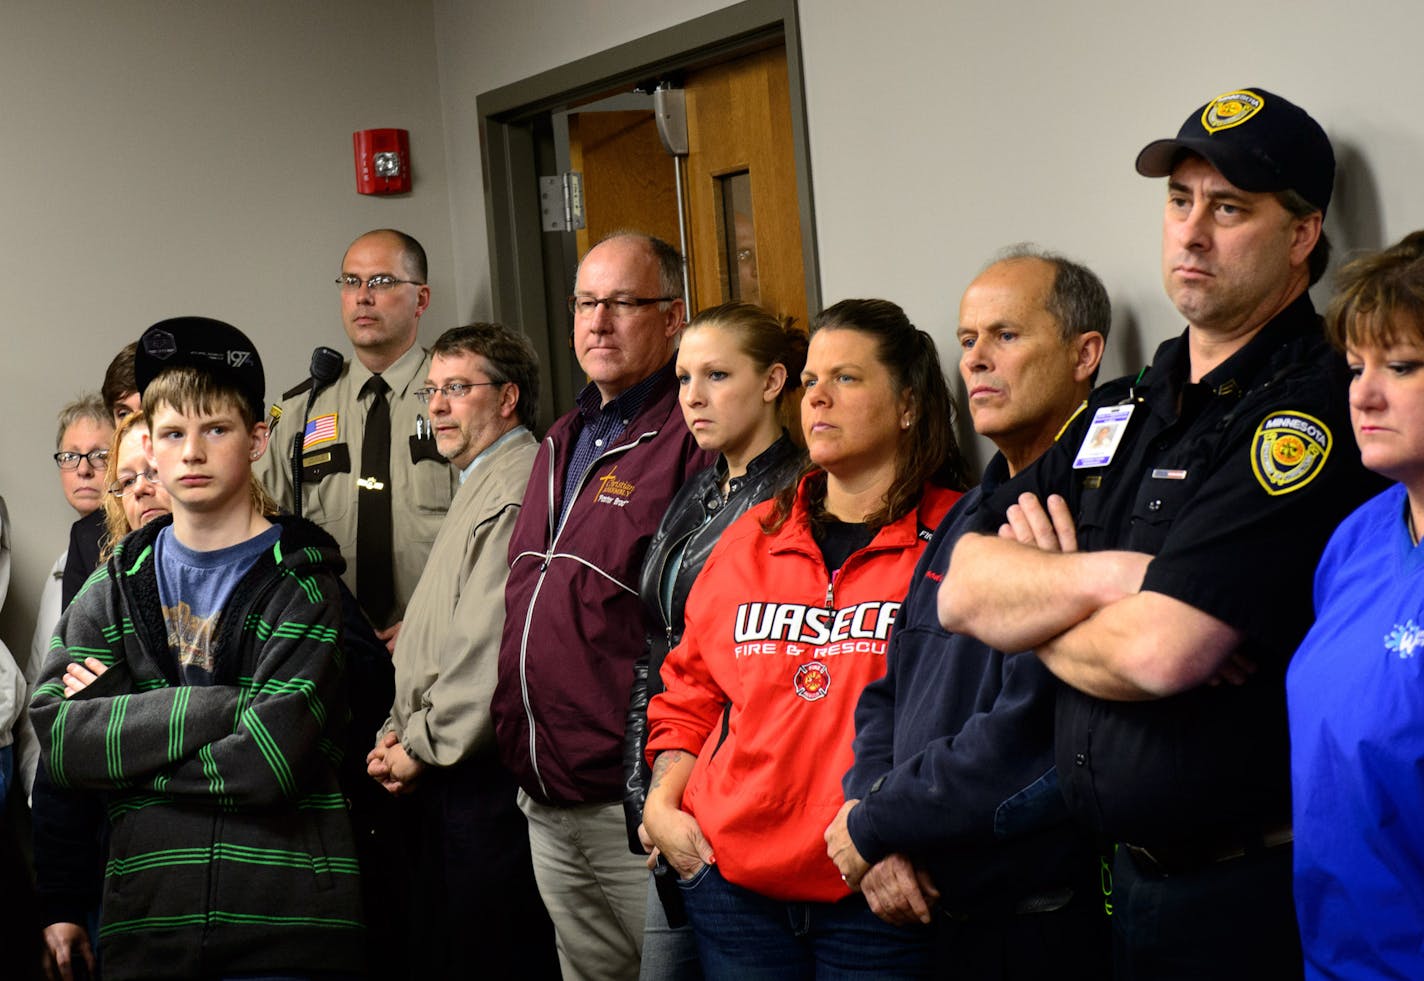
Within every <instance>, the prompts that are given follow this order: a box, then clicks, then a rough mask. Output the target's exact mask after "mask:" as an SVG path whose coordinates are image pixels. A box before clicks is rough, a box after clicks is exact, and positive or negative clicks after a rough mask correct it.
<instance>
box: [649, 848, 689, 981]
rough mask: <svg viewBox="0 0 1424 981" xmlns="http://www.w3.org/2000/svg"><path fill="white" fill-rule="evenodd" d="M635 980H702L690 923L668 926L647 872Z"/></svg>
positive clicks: (651, 879) (661, 905)
mask: <svg viewBox="0 0 1424 981" xmlns="http://www.w3.org/2000/svg"><path fill="white" fill-rule="evenodd" d="M638 978H639V981H702V964H701V962H700V961H699V960H698V958H697V938H696V937H695V936H693V933H692V924H690V923H684V924H683V925H682V926H679V927H675V926H669V925H668V919H667V912H666V911H665V910H664V909H663V902H662V900H661V899H659V898H658V889H657V886H655V885H654V884H653V876H652V873H648V922H647V923H645V924H644V925H643V966H642V967H641V968H640V969H639V972H638Z"/></svg>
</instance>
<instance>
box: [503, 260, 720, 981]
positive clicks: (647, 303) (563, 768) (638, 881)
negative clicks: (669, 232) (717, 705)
mask: <svg viewBox="0 0 1424 981" xmlns="http://www.w3.org/2000/svg"><path fill="white" fill-rule="evenodd" d="M569 307H570V311H571V313H572V314H573V344H574V352H575V354H576V355H577V356H578V361H579V364H580V366H582V368H583V370H584V371H585V372H586V373H587V374H588V377H589V383H588V385H587V386H585V387H584V389H583V391H582V392H580V393H579V395H578V397H577V403H578V404H577V405H576V406H575V408H574V409H573V410H572V411H571V412H569V413H567V414H566V415H564V416H563V417H562V418H560V419H559V420H558V421H557V422H555V423H554V425H553V427H552V428H551V429H550V430H549V434H548V436H547V437H546V438H545V440H544V444H543V446H542V447H541V448H540V451H539V455H538V457H537V458H536V459H535V462H534V472H533V474H532V475H531V476H530V478H529V486H528V488H527V489H526V491H525V492H524V505H523V507H522V509H521V510H520V513H519V518H518V520H517V521H516V523H515V526H514V534H513V538H512V539H511V541H510V546H509V558H510V573H509V581H508V584H507V586H506V587H505V606H506V614H505V621H504V636H503V640H502V642H501V644H500V652H499V677H498V681H497V684H496V687H495V694H494V702H493V705H492V711H493V713H494V720H495V733H496V738H497V740H498V743H499V749H500V755H501V757H502V758H503V760H504V762H505V765H506V766H508V767H509V768H510V770H512V771H513V772H514V775H515V777H516V778H517V779H518V781H519V785H520V788H521V791H522V792H521V793H520V795H519V801H520V806H521V807H522V808H523V810H524V814H525V816H526V817H527V818H528V819H529V837H530V846H531V849H532V852H533V857H534V874H535V877H536V878H537V880H538V883H539V893H540V895H541V896H542V897H543V899H544V905H545V906H546V907H547V908H548V910H549V915H550V917H551V918H552V919H553V921H554V929H555V931H556V934H557V937H558V947H559V960H560V963H561V965H562V968H563V975H564V977H565V978H566V979H571V981H572V979H577V978H629V977H636V976H637V974H638V965H639V961H640V957H641V950H642V940H643V921H644V917H645V913H646V908H647V897H648V892H647V890H648V873H647V868H646V867H645V866H644V864H643V861H642V859H640V858H638V857H636V856H634V855H632V854H631V853H630V852H629V851H628V841H627V832H626V830H625V827H624V822H623V807H622V803H621V801H622V792H623V769H622V763H621V754H622V746H623V726H624V718H625V716H626V714H627V708H628V694H629V691H630V690H631V688H632V684H633V663H634V661H636V660H637V658H638V655H639V653H640V652H641V651H642V648H643V641H644V630H645V629H646V628H645V625H644V621H643V606H642V604H641V602H639V599H638V593H637V582H638V571H639V569H640V568H641V566H642V564H643V556H644V553H645V552H646V550H647V546H648V540H649V539H650V538H651V537H652V535H653V532H654V531H655V530H656V529H657V526H658V522H659V521H660V520H661V519H662V515H663V512H664V511H665V510H666V509H667V505H668V502H669V501H671V499H672V496H673V494H674V493H675V492H676V491H677V489H678V488H679V487H681V486H682V484H683V483H684V482H685V481H686V480H687V479H688V478H689V477H690V476H692V474H694V473H696V472H697V471H699V470H702V469H704V468H705V467H707V466H709V465H711V463H712V459H713V457H712V455H711V454H707V453H703V452H702V451H701V450H699V449H698V448H697V444H696V443H695V442H694V441H693V439H692V436H691V434H690V433H689V432H688V430H687V427H686V426H685V425H683V422H682V414H681V412H680V410H679V409H678V403H677V380H676V378H675V377H674V375H673V370H672V356H673V351H674V349H675V347H676V344H677V337H678V334H679V332H680V331H681V330H682V325H683V314H684V305H683V301H682V260H681V257H680V256H679V255H678V254H677V251H676V250H675V249H673V248H672V247H671V246H670V245H668V244H667V243H665V242H662V241H660V240H658V239H655V238H652V237H650V236H647V235H640V234H635V233H627V232H622V233H615V234H614V235H612V236H610V237H609V238H607V239H605V240H603V241H602V242H600V243H599V244H598V245H596V246H594V247H593V248H592V249H591V250H589V252H588V254H587V255H586V256H584V259H583V262H582V263H581V264H580V265H579V271H578V276H577V279H576V280H575V286H574V295H573V297H572V298H571V299H570V301H569Z"/></svg>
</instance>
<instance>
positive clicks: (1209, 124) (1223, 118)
mask: <svg viewBox="0 0 1424 981" xmlns="http://www.w3.org/2000/svg"><path fill="white" fill-rule="evenodd" d="M1265 104H1266V100H1265V99H1263V98H1261V97H1260V96H1259V95H1257V94H1256V93H1255V92H1252V91H1250V90H1249V89H1241V90H1239V91H1236V92H1227V93H1226V94H1225V95H1218V96H1217V97H1216V98H1215V99H1212V100H1211V101H1210V102H1208V103H1207V104H1206V108H1205V109H1203V110H1202V114H1201V124H1202V129H1204V130H1206V131H1207V132H1208V133H1215V132H1217V131H1218V130H1223V129H1230V128H1231V127H1233V126H1240V125H1241V124H1242V123H1244V122H1245V121H1246V120H1248V119H1250V118H1251V117H1252V116H1254V115H1256V113H1258V112H1260V111H1261V109H1262V107H1263V106H1265Z"/></svg>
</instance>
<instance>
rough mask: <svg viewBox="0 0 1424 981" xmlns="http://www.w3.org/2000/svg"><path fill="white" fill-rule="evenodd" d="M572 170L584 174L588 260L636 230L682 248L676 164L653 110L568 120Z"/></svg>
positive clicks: (583, 245) (581, 250) (583, 234)
mask: <svg viewBox="0 0 1424 981" xmlns="http://www.w3.org/2000/svg"><path fill="white" fill-rule="evenodd" d="M569 164H570V167H571V168H572V169H573V170H575V171H577V172H579V173H581V174H583V196H584V216H585V223H586V224H585V227H584V228H582V229H580V230H579V231H578V255H579V258H583V256H584V254H585V253H586V252H588V250H589V249H590V248H592V247H593V246H594V245H595V244H597V243H598V241H599V240H600V239H602V238H603V237H604V236H605V235H607V234H608V233H609V232H615V231H618V230H619V229H625V228H631V229H636V230H637V231H641V232H647V233H648V234H649V235H655V236H657V237H658V238H660V239H662V240H663V241H665V242H667V243H669V244H670V245H672V246H673V247H674V248H678V228H677V224H678V223H677V186H676V185H677V179H676V176H675V175H674V173H673V167H674V161H673V158H672V157H670V156H668V154H667V151H665V150H664V149H663V145H662V141H661V140H660V139H658V127H657V123H656V122H655V121H654V119H653V113H652V110H648V111H646V112H638V111H622V112H605V111H598V112H581V113H570V115H569Z"/></svg>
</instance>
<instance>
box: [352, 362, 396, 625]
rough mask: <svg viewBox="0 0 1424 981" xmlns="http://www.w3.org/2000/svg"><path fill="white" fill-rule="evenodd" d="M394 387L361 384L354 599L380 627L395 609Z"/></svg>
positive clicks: (375, 380)
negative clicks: (365, 401)
mask: <svg viewBox="0 0 1424 981" xmlns="http://www.w3.org/2000/svg"><path fill="white" fill-rule="evenodd" d="M390 390H391V387H390V386H389V385H387V384H386V382H385V380H384V379H383V378H381V376H380V375H372V376H371V378H370V380H369V381H367V382H366V384H365V385H362V386H361V397H362V398H365V397H366V396H367V395H369V396H370V397H371V407H370V408H369V409H368V410H367V411H366V431H365V433H364V434H363V435H362V436H361V477H360V480H358V481H357V487H358V490H357V492H356V599H357V600H359V601H360V603H361V608H362V609H364V610H365V611H366V615H367V616H369V617H370V618H371V622H372V623H374V624H375V625H376V627H377V629H381V628H384V627H387V626H389V625H390V615H391V607H392V606H393V605H394V599H395V597H394V595H393V594H394V585H393V582H392V575H391V556H392V537H393V536H392V531H391V407H390V403H389V402H387V401H386V393H387V392H389V391H390Z"/></svg>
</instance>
